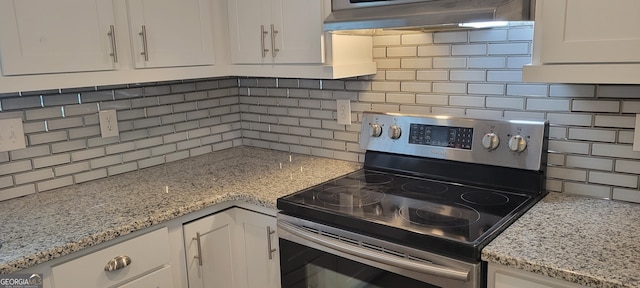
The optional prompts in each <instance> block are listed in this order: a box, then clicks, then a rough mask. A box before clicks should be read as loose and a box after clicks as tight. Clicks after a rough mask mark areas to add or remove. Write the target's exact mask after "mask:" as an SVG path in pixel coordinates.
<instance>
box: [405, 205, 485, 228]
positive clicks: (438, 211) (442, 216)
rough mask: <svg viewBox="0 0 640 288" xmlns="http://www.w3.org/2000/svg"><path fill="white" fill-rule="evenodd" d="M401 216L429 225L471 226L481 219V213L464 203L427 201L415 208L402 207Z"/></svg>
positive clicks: (416, 222) (413, 221) (419, 223)
mask: <svg viewBox="0 0 640 288" xmlns="http://www.w3.org/2000/svg"><path fill="white" fill-rule="evenodd" d="M399 214H400V216H401V217H402V218H403V219H405V220H407V221H409V222H411V223H413V224H418V225H423V226H429V227H458V226H469V225H471V224H473V223H475V222H477V221H478V220H479V219H480V213H478V211H476V210H475V209H473V208H471V207H469V206H465V205H462V204H449V205H445V204H439V203H426V204H425V205H423V206H420V207H417V208H413V207H410V206H405V207H401V208H400V211H399Z"/></svg>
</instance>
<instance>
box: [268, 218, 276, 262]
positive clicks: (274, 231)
mask: <svg viewBox="0 0 640 288" xmlns="http://www.w3.org/2000/svg"><path fill="white" fill-rule="evenodd" d="M274 233H276V230H271V226H267V250H269V260H273V252H276V251H277V250H276V249H274V248H273V245H272V244H271V235H272V234H274Z"/></svg>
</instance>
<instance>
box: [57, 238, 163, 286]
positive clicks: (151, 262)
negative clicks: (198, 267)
mask: <svg viewBox="0 0 640 288" xmlns="http://www.w3.org/2000/svg"><path fill="white" fill-rule="evenodd" d="M123 255H124V256H128V257H130V258H131V263H130V264H129V265H128V266H126V267H124V268H122V269H119V270H115V271H105V270H104V267H105V265H106V264H107V262H109V260H111V259H113V258H114V257H117V256H123ZM168 263H169V232H168V230H167V228H162V229H159V230H156V231H153V232H149V233H147V234H144V235H141V236H138V237H136V238H133V239H131V240H128V241H125V242H122V243H119V244H116V245H113V246H110V247H107V248H104V249H102V250H99V251H96V252H94V253H91V254H89V255H86V256H82V257H80V258H78V259H75V260H71V261H69V262H66V263H63V264H60V265H58V266H55V267H53V268H52V274H53V283H54V287H56V288H61V287H62V288H73V287H78V288H84V287H107V286H113V285H115V284H117V283H120V282H122V281H125V280H127V279H131V278H132V277H135V276H138V275H141V274H143V273H145V272H147V271H150V270H152V269H153V268H156V267H159V266H161V265H164V264H168Z"/></svg>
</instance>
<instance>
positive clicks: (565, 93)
mask: <svg viewBox="0 0 640 288" xmlns="http://www.w3.org/2000/svg"><path fill="white" fill-rule="evenodd" d="M532 35H533V30H532V27H531V26H530V25H529V24H528V23H524V24H518V25H513V26H512V27H508V28H494V29H484V30H474V31H454V32H437V33H408V32H407V33H405V34H391V35H380V36H375V38H374V41H375V47H374V57H375V58H376V62H377V63H378V67H379V72H378V73H377V74H376V75H375V76H368V77H360V78H353V79H345V80H314V79H281V78H239V79H238V78H222V79H203V80H199V81H176V82H163V83H145V84H129V85H119V86H111V87H88V88H79V89H69V90H62V91H57V90H56V91H38V92H29V93H10V94H1V95H0V105H1V106H0V118H16V117H17V118H23V120H24V122H25V130H26V133H27V140H28V143H29V144H30V145H29V147H28V148H27V149H25V150H17V151H12V152H0V200H2V199H8V198H12V197H16V196H21V195H26V194H32V193H35V192H42V191H49V190H52V189H55V188H57V187H62V186H66V185H72V184H74V183H82V182H85V181H90V180H93V179H98V178H104V177H108V176H111V175H116V174H120V173H125V172H128V171H133V170H136V169H142V168H145V167H149V166H154V165H161V164H163V163H167V162H171V161H175V160H178V159H183V158H187V157H192V156H196V155H200V154H202V153H208V152H210V151H215V150H220V149H224V148H227V147H232V146H236V145H250V146H257V147H265V148H270V149H277V150H282V151H291V152H294V153H303V154H313V155H318V156H322V157H331V158H337V159H344V160H350V161H362V152H363V151H361V150H360V149H359V147H358V132H359V131H360V125H359V121H358V117H359V116H360V115H361V112H362V111H369V110H371V111H388V112H407V113H437V114H453V115H460V116H468V117H489V118H501V117H505V118H524V119H547V120H549V122H550V124H551V129H550V150H551V153H550V154H549V159H548V162H549V169H548V176H549V177H548V181H547V186H548V189H549V190H551V191H557V192H565V193H574V194H581V195H587V196H592V197H600V198H614V199H622V200H628V201H635V202H640V191H639V190H638V180H639V179H638V178H639V177H638V176H639V175H640V152H634V151H632V148H631V147H632V145H631V143H632V141H633V134H634V133H633V127H634V123H635V122H634V121H635V117H634V116H635V113H640V85H636V86H633V85H568V84H544V83H521V82H520V79H521V67H522V65H524V64H527V63H529V62H530V59H531V55H530V53H531V38H532ZM335 99H350V100H352V110H353V116H354V124H352V125H348V126H345V125H338V124H337V122H336V121H335V120H334V119H335V108H336V106H335V105H336V104H335ZM98 104H99V106H100V109H117V110H118V117H119V120H120V121H119V128H120V131H121V135H120V137H119V138H117V137H116V138H104V139H103V138H100V135H99V134H100V132H99V126H98V121H97V111H98Z"/></svg>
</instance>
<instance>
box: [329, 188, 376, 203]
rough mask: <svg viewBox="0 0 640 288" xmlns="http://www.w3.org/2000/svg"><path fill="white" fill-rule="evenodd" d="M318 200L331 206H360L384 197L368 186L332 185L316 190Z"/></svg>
mask: <svg viewBox="0 0 640 288" xmlns="http://www.w3.org/2000/svg"><path fill="white" fill-rule="evenodd" d="M317 197H318V200H320V201H322V202H324V203H326V204H329V205H333V206H343V207H362V206H367V205H371V204H376V203H379V202H380V201H382V199H384V193H382V192H379V191H376V190H375V188H370V187H353V186H348V187H332V188H327V189H326V190H324V191H320V192H318V195H317Z"/></svg>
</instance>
